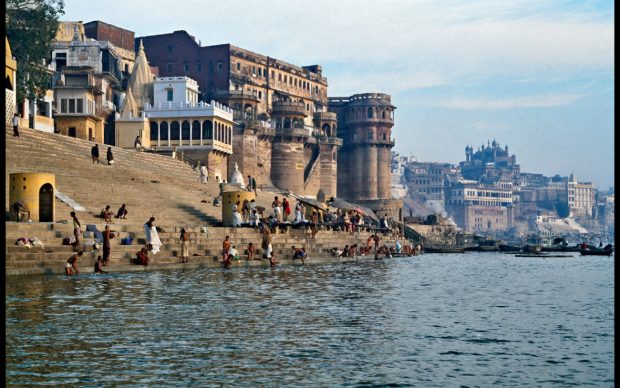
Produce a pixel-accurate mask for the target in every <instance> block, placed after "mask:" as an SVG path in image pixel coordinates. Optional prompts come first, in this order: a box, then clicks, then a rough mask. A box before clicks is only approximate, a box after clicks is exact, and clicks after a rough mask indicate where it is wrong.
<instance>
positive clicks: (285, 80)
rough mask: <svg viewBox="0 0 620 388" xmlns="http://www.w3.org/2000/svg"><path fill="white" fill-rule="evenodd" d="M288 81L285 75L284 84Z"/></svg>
mask: <svg viewBox="0 0 620 388" xmlns="http://www.w3.org/2000/svg"><path fill="white" fill-rule="evenodd" d="M287 81H288V76H287V75H286V74H285V75H284V83H286V82H287Z"/></svg>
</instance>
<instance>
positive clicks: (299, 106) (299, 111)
mask: <svg viewBox="0 0 620 388" xmlns="http://www.w3.org/2000/svg"><path fill="white" fill-rule="evenodd" d="M272 113H273V114H274V115H283V116H289V115H290V116H306V105H305V104H304V103H303V102H298V101H274V102H273V104H272Z"/></svg>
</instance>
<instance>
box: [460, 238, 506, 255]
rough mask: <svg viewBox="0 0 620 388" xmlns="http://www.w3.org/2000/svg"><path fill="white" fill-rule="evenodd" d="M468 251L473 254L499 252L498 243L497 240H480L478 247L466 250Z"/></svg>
mask: <svg viewBox="0 0 620 388" xmlns="http://www.w3.org/2000/svg"><path fill="white" fill-rule="evenodd" d="M464 249H465V250H466V251H473V252H497V251H498V250H499V248H498V247H497V242H496V241H495V240H480V241H478V244H477V245H473V246H469V247H465V248H464Z"/></svg>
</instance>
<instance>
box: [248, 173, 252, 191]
mask: <svg viewBox="0 0 620 388" xmlns="http://www.w3.org/2000/svg"><path fill="white" fill-rule="evenodd" d="M247 189H248V191H250V192H251V191H252V176H251V175H248V187H247Z"/></svg>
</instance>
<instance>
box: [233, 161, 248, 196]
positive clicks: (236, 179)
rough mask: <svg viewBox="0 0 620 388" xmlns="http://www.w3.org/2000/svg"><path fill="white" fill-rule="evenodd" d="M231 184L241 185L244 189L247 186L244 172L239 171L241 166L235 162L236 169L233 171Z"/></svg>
mask: <svg viewBox="0 0 620 388" xmlns="http://www.w3.org/2000/svg"><path fill="white" fill-rule="evenodd" d="M229 184H231V185H236V186H240V187H241V188H242V189H244V188H245V183H244V182H243V174H242V173H241V171H239V166H238V165H237V163H236V162H235V171H233V173H232V175H231V177H230V182H229Z"/></svg>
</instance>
